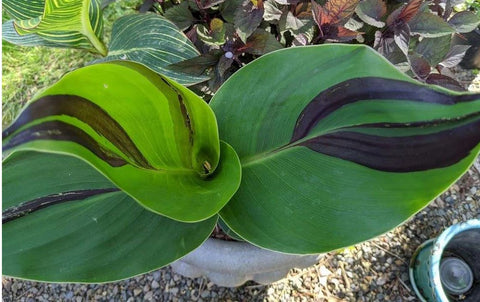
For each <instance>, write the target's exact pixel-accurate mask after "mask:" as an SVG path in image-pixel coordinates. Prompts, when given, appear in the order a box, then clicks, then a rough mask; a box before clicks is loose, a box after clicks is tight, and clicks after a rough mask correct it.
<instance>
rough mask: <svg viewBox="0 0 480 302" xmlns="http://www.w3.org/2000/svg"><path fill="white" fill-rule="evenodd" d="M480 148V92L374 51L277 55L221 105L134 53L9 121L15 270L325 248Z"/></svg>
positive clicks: (108, 275) (380, 225)
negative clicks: (449, 86) (425, 75)
mask: <svg viewBox="0 0 480 302" xmlns="http://www.w3.org/2000/svg"><path fill="white" fill-rule="evenodd" d="M479 150H480V94H469V93H459V92H453V91H449V90H446V89H444V88H440V87H437V86H430V85H425V84H420V83H418V82H416V81H414V80H412V79H410V78H409V77H407V76H406V75H404V74H403V73H402V72H400V71H398V70H397V69H396V68H395V67H394V66H393V65H391V64H390V63H389V62H388V61H386V60H385V59H384V58H383V57H381V56H380V55H379V54H377V53H376V52H375V51H373V50H372V49H370V48H368V47H365V46H356V45H339V44H336V45H321V46H306V47H299V48H289V49H283V50H279V51H275V52H272V53H270V54H267V55H265V56H262V57H261V58H259V59H257V60H255V61H253V62H252V63H250V64H248V65H246V66H245V67H243V68H242V69H240V70H239V71H238V72H236V73H235V74H234V75H233V76H232V77H231V78H229V79H228V80H227V81H226V82H225V83H224V84H223V85H222V86H221V87H220V89H219V90H218V91H217V93H216V94H215V95H214V97H213V99H212V101H211V102H210V104H207V103H205V102H204V101H203V100H202V99H201V98H200V97H198V96H197V95H195V94H194V93H193V92H191V91H190V90H189V89H187V88H185V87H183V86H182V85H180V84H178V83H176V82H175V81H173V80H171V79H170V78H167V77H166V76H163V75H159V74H158V73H156V72H154V71H152V70H150V69H149V68H147V67H145V66H144V65H141V64H138V63H134V62H130V61H111V62H102V63H97V64H93V65H90V66H87V67H84V68H80V69H78V70H75V71H73V72H71V73H68V74H66V75H65V76H64V77H63V78H62V79H61V80H60V81H59V82H57V83H56V84H54V85H53V86H51V87H49V88H47V89H46V90H44V91H43V92H41V93H39V94H38V95H36V96H35V97H34V98H33V100H31V101H30V102H29V103H28V104H27V105H26V106H25V108H24V109H23V110H22V112H21V113H20V115H19V116H18V117H17V119H16V120H15V121H14V122H13V123H12V124H11V125H10V126H9V127H8V128H6V129H5V130H4V132H3V157H4V162H3V190H4V191H3V213H2V222H3V273H4V274H5V275H10V276H14V277H20V278H27V279H33V280H43V281H55V282H58V281H70V282H72V281H73V282H106V281H113V280H118V279H123V278H127V277H130V276H133V275H137V274H141V273H144V272H148V271H151V270H154V269H157V268H159V267H162V266H164V265H167V264H169V263H171V262H173V261H175V260H176V259H179V258H181V257H182V256H184V255H186V254H187V253H189V252H190V251H192V250H194V249H195V248H196V247H198V246H199V245H201V244H202V243H203V242H204V241H205V240H206V239H207V238H208V237H209V235H210V233H211V232H212V230H213V228H214V226H215V225H216V223H217V222H218V221H221V222H222V224H224V225H226V227H227V228H228V229H229V230H228V231H229V232H232V233H234V234H235V236H238V237H240V238H242V239H243V240H245V241H247V242H250V243H251V244H253V245H256V246H259V247H262V248H265V249H269V250H275V251H279V252H284V253H294V254H312V253H322V252H327V251H331V250H335V249H339V248H342V247H345V246H349V245H352V244H355V243H358V242H361V241H364V240H368V239H369V238H372V237H375V236H377V235H380V234H382V233H384V232H387V231H388V230H390V229H392V228H394V227H395V226H397V225H399V224H401V223H402V222H403V221H405V220H406V219H408V218H409V217H410V216H412V215H413V214H414V213H416V212H417V211H419V210H420V209H422V208H423V207H425V206H426V205H427V204H428V202H429V201H431V200H433V199H434V198H435V197H436V196H438V195H439V194H441V193H442V192H443V191H444V190H446V189H447V188H448V187H449V186H450V185H451V184H452V183H453V182H454V181H455V180H456V179H458V178H459V177H460V176H461V175H462V174H463V173H464V172H465V171H466V170H467V169H468V167H469V166H470V165H471V164H472V162H473V161H474V160H475V158H476V156H477V155H478V154H479Z"/></svg>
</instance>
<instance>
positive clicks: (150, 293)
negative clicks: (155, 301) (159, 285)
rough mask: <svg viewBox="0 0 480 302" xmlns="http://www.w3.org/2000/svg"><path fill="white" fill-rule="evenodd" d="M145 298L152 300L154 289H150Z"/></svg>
mask: <svg viewBox="0 0 480 302" xmlns="http://www.w3.org/2000/svg"><path fill="white" fill-rule="evenodd" d="M143 298H144V299H145V300H152V298H153V292H152V291H149V292H148V293H146V294H145V296H144V297H143Z"/></svg>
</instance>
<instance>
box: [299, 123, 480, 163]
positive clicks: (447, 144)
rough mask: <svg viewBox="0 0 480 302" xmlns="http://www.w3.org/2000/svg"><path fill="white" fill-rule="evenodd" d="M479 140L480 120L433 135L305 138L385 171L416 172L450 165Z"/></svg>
mask: <svg viewBox="0 0 480 302" xmlns="http://www.w3.org/2000/svg"><path fill="white" fill-rule="evenodd" d="M479 142H480V119H477V120H474V121H473V122H470V123H467V124H464V125H461V126H458V127H456V128H452V129H448V130H443V131H439V132H435V133H431V134H423V135H412V136H401V137H384V136H379V135H371V134H365V133H359V132H354V131H338V132H335V133H331V134H326V135H322V136H319V137H315V138H312V139H309V140H306V141H304V142H302V143H300V144H298V145H297V146H305V147H307V148H309V149H311V150H313V151H315V152H319V153H322V154H326V155H330V156H334V157H337V158H341V159H344V160H348V161H351V162H355V163H357V164H360V165H363V166H366V167H369V168H372V169H375V170H380V171H386V172H415V171H424V170H430V169H435V168H443V167H448V166H451V165H453V164H455V163H457V162H459V161H460V160H462V159H463V158H465V157H466V156H468V155H469V154H470V152H471V151H472V149H473V148H475V146H476V145H477V144H478V143H479Z"/></svg>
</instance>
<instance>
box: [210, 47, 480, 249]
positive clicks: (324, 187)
mask: <svg viewBox="0 0 480 302" xmlns="http://www.w3.org/2000/svg"><path fill="white" fill-rule="evenodd" d="M307 62H308V63H307ZM372 66H375V68H371V67H372ZM246 87H248V91H246V90H245V89H247V88H246ZM211 106H212V108H213V109H214V111H215V114H216V116H217V119H218V125H219V132H220V137H221V138H222V139H223V140H225V141H228V142H229V143H230V144H231V145H232V146H233V147H234V148H235V150H236V151H237V153H238V155H239V157H240V160H241V163H242V183H241V186H240V189H239V190H238V191H237V193H236V194H235V196H234V197H233V199H232V200H231V201H230V202H229V203H228V204H227V205H226V206H225V207H224V208H223V209H222V210H221V212H220V215H221V217H222V219H223V220H224V222H225V223H226V224H227V225H228V227H230V228H231V229H232V230H233V231H234V232H235V233H237V234H238V235H239V236H241V237H242V238H244V239H245V240H247V241H249V242H251V243H253V244H255V245H258V246H261V247H264V248H267V249H272V250H276V251H282V252H286V253H300V254H305V253H320V252H325V251H330V250H334V249H338V248H341V247H345V246H349V245H352V244H354V243H357V242H361V241H363V240H367V239H369V238H372V237H374V236H377V235H380V234H382V233H384V232H386V231H388V230H390V229H392V228H393V227H395V226H397V225H399V224H400V223H402V222H403V221H405V220H406V219H408V218H409V217H410V216H411V215H413V214H414V213H416V212H417V211H419V210H420V209H422V208H423V207H425V206H426V205H427V203H428V202H429V201H431V200H432V199H434V198H435V197H436V196H438V195H439V194H440V193H442V192H443V191H444V190H445V189H446V188H448V186H449V185H450V184H452V183H453V182H454V181H455V180H456V179H457V178H458V177H459V176H460V175H461V174H462V173H464V172H465V171H466V170H467V168H468V167H469V165H470V164H471V163H472V162H473V160H474V159H475V157H476V156H477V154H478V152H479V149H480V145H479V142H480V95H479V94H476V95H475V94H473V95H472V94H460V93H455V92H452V91H448V90H445V89H441V88H439V87H435V86H428V85H423V84H419V83H418V82H415V81H414V80H412V79H410V78H409V77H407V76H405V75H404V74H403V73H402V72H400V71H398V70H397V69H396V68H395V67H394V66H393V65H391V64H390V63H388V62H387V61H386V60H385V59H384V58H382V57H381V56H380V55H379V54H378V53H376V52H375V51H373V50H372V49H370V48H368V47H365V46H354V45H321V46H312V47H302V48H293V49H286V50H280V51H276V52H273V53H271V54H267V55H265V56H263V57H261V58H260V59H258V60H256V61H254V62H252V63H251V64H249V65H247V66H245V67H244V68H242V69H241V70H239V71H238V72H237V73H235V74H234V75H233V76H232V77H231V78H230V79H229V80H228V81H227V82H226V83H225V84H224V85H223V86H222V87H221V88H220V89H219V90H218V92H217V94H216V95H215V96H214V98H213V99H212V101H211Z"/></svg>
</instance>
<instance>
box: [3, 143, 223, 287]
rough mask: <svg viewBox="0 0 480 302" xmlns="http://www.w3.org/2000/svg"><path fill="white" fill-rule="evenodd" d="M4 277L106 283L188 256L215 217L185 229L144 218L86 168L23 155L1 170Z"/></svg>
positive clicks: (54, 157)
mask: <svg viewBox="0 0 480 302" xmlns="http://www.w3.org/2000/svg"><path fill="white" fill-rule="evenodd" d="M2 212H3V213H2V216H3V217H2V218H3V233H2V235H3V248H2V257H3V258H2V262H3V267H2V273H3V274H5V275H8V276H13V277H18V278H26V279H32V280H41V281H50V282H66V281H68V282H106V281H114V280H119V279H123V278H127V277H131V276H134V275H138V274H141V273H145V272H148V271H151V270H154V269H157V268H159V267H162V266H164V265H167V264H169V263H170V262H172V261H174V260H176V259H178V258H180V257H182V256H184V255H185V254H187V253H188V252H190V251H192V250H193V249H195V248H196V247H197V246H199V245H200V244H201V243H202V242H203V241H204V240H205V239H206V238H207V237H208V235H209V234H210V233H211V231H212V229H213V227H214V226H215V223H216V220H217V218H216V216H214V217H212V218H210V219H208V220H205V221H202V222H199V223H181V222H177V221H174V220H171V219H168V218H166V217H163V216H160V215H156V214H154V213H152V212H150V211H147V210H145V209H144V208H142V207H141V206H139V205H138V203H136V202H135V201H134V200H133V199H132V198H130V197H129V196H127V195H126V194H125V193H123V192H121V191H119V190H118V189H117V188H116V187H115V186H114V185H113V184H112V183H111V182H110V181H108V180H107V179H106V178H105V177H103V176H102V175H101V174H100V173H98V171H96V170H95V169H94V168H92V167H91V166H89V165H88V164H86V163H85V162H83V161H81V160H79V159H77V158H74V157H70V156H65V155H58V154H48V153H39V152H17V153H15V154H13V155H12V156H10V157H9V158H8V159H7V160H6V161H4V163H3V208H2Z"/></svg>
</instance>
